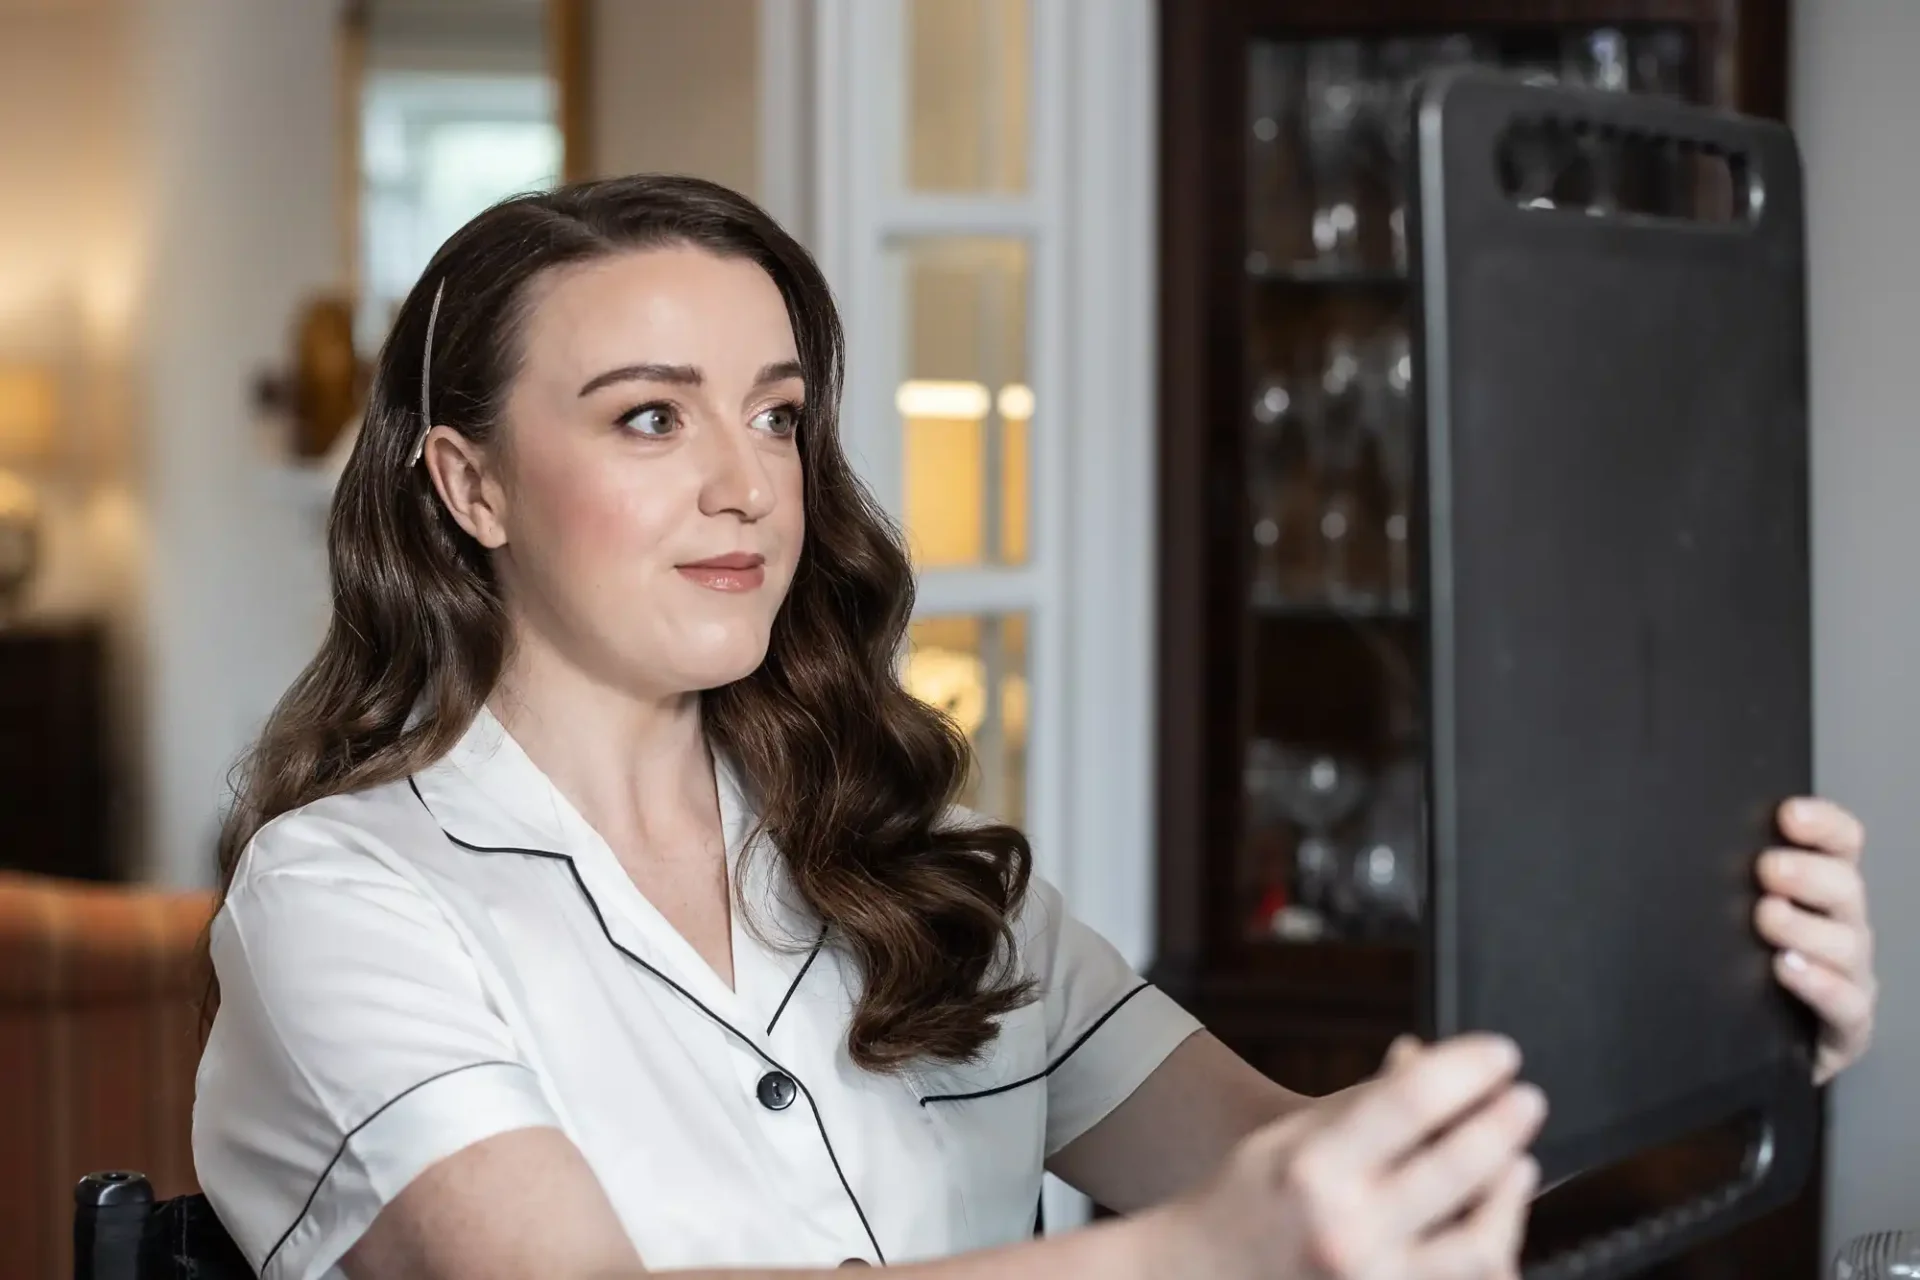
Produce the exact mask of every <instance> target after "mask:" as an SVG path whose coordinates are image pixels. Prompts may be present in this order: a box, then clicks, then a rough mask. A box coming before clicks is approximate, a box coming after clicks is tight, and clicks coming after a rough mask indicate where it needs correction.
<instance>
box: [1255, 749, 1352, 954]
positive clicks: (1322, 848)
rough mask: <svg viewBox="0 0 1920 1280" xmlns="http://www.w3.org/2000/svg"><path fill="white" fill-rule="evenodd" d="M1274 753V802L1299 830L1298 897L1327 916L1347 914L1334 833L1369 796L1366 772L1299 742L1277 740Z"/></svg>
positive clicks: (1313, 909)
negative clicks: (1288, 742) (1343, 910)
mask: <svg viewBox="0 0 1920 1280" xmlns="http://www.w3.org/2000/svg"><path fill="white" fill-rule="evenodd" d="M1271 758H1272V760H1273V765H1274V770H1275V772H1274V775H1273V777H1274V782H1275V784H1276V785H1275V789H1274V793H1273V794H1274V801H1275V804H1276V805H1277V806H1278V810H1279V812H1280V813H1281V814H1282V815H1284V816H1285V817H1286V819H1287V820H1288V821H1289V822H1291V823H1292V824H1293V825H1294V826H1295V827H1296V828H1297V829H1298V830H1299V831H1300V843H1299V845H1298V847H1297V848H1296V850H1295V852H1294V876H1295V890H1294V900H1295V901H1296V902H1298V903H1299V904H1300V905H1301V906H1303V907H1305V908H1307V909H1308V910H1311V911H1314V912H1316V913H1318V914H1319V915H1320V916H1321V917H1322V919H1329V918H1332V919H1336V920H1337V918H1338V917H1339V916H1340V915H1341V914H1343V913H1342V910H1341V908H1342V906H1343V903H1342V895H1341V894H1340V885H1339V880H1340V872H1341V866H1342V862H1343V859H1342V857H1341V852H1340V847H1339V845H1338V843H1337V842H1336V841H1335V838H1334V832H1335V830H1336V829H1337V828H1338V827H1339V826H1340V824H1341V823H1343V822H1345V821H1346V820H1347V819H1348V818H1350V817H1351V816H1352V815H1353V813H1354V812H1355V810H1357V809H1358V808H1359V807H1360V804H1361V803H1362V802H1363V801H1364V800H1365V799H1366V794H1367V779H1366V775H1365V773H1364V772H1363V771H1362V770H1361V768H1360V766H1359V765H1358V764H1357V763H1356V762H1355V761H1353V760H1350V759H1347V758H1345V757H1342V756H1340V755H1337V754H1335V753H1333V752H1330V751H1319V750H1314V749H1312V748H1310V747H1305V746H1300V745H1294V744H1282V743H1276V744H1274V747H1273V754H1272V757H1271Z"/></svg>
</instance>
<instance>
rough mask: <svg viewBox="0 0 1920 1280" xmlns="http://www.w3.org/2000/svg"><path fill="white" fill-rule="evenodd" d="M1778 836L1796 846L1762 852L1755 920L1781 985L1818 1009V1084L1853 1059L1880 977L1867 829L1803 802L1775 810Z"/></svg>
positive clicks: (1867, 1029) (1867, 1028)
mask: <svg viewBox="0 0 1920 1280" xmlns="http://www.w3.org/2000/svg"><path fill="white" fill-rule="evenodd" d="M1780 833H1781V834H1782V835H1783V836H1785V837H1786V838H1787V839H1788V840H1789V841H1791V842H1792V843H1794V844H1796V845H1800V846H1802V847H1801V848H1798V849H1769V850H1767V851H1766V852H1765V853H1763V854H1761V855H1760V885H1761V887H1762V888H1763V889H1764V890H1766V894H1765V896H1764V897H1762V898H1761V899H1760V905H1759V907H1758V908H1757V909H1756V911H1755V915H1754V923H1755V924H1756V925H1757V926H1758V928H1759V930H1760V936H1761V937H1763V938H1765V939H1766V940H1767V941H1768V942H1771V943H1772V944H1773V945H1774V946H1775V947H1777V948H1779V953H1778V954H1777V955H1776V956H1775V957H1774V973H1775V974H1776V975H1777V976H1778V977H1779V979H1780V982H1781V984H1782V985H1783V986H1785V987H1786V988H1787V990H1789V991H1791V992H1793V994H1795V995H1796V996H1799V997H1800V998H1801V999H1802V1000H1804V1001H1806V1002H1807V1003H1808V1004H1809V1005H1811V1006H1812V1008H1813V1011H1814V1012H1815V1013H1817V1014H1819V1015H1820V1045H1819V1054H1818V1056H1817V1057H1816V1059H1815V1061H1814V1069H1813V1078H1814V1081H1815V1083H1817V1084H1825V1083H1826V1082H1827V1081H1829V1080H1831V1079H1833V1077H1834V1076H1836V1075H1838V1074H1839V1073H1840V1072H1841V1071H1843V1070H1845V1069H1846V1068H1847V1067H1849V1066H1851V1065H1853V1063H1854V1062H1856V1061H1857V1060H1858V1059H1859V1057H1860V1055H1861V1054H1862V1053H1864V1052H1865V1051H1866V1048H1867V1042H1868V1041H1869V1040H1871V1039H1872V1038H1873V1007H1874V1002H1875V1000H1876V999H1877V998H1878V995H1879V983H1878V982H1877V980H1876V979H1875V978H1874V976H1873V930H1872V929H1871V928H1869V927H1868V925H1867V888H1866V881H1865V880H1863V879H1862V878H1861V875H1860V855H1861V852H1862V850H1863V849H1864V848H1865V846H1866V832H1865V831H1864V830H1863V829H1862V827H1861V826H1860V821H1859V819H1857V818H1855V817H1854V816H1853V815H1852V814H1850V813H1848V812H1847V811H1846V810H1845V809H1842V808H1841V807H1840V806H1838V805H1836V804H1831V803H1829V802H1828V801H1825V800H1807V799H1801V800H1789V801H1788V802H1787V803H1786V804H1784V805H1782V806H1781V807H1780Z"/></svg>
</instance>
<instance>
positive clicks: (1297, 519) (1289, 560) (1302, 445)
mask: <svg viewBox="0 0 1920 1280" xmlns="http://www.w3.org/2000/svg"><path fill="white" fill-rule="evenodd" d="M1299 399H1300V398H1299V396H1298V395H1296V394H1295V392H1294V390H1293V389H1292V388H1291V386H1290V385H1289V384H1288V383H1287V381H1286V380H1284V379H1281V378H1270V379H1268V380H1266V381H1265V382H1263V383H1261V384H1260V386H1259V388H1258V389H1257V390H1256V391H1255V392H1254V398H1253V415H1252V416H1253V425H1252V428H1251V432H1250V436H1249V446H1250V449H1249V452H1250V455H1251V456H1250V457H1249V459H1248V461H1249V463H1250V465H1249V466H1248V468H1247V480H1248V485H1249V489H1250V492H1249V495H1248V497H1249V503H1248V508H1249V513H1250V515H1251V517H1252V524H1253V601H1254V604H1255V605H1256V606H1261V607H1268V608H1273V607H1280V606H1285V605H1299V604H1308V603H1314V602H1317V601H1318V599H1319V597H1320V588H1321V582H1322V577H1321V558H1320V538H1319V521H1320V512H1319V505H1320V499H1319V479H1318V475H1317V470H1318V461H1319V460H1318V458H1317V456H1316V449H1315V446H1314V441H1313V439H1312V435H1311V428H1310V425H1309V422H1308V420H1307V417H1306V415H1305V414H1304V413H1303V412H1302V409H1301V405H1300V403H1299Z"/></svg>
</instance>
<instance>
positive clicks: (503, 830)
mask: <svg viewBox="0 0 1920 1280" xmlns="http://www.w3.org/2000/svg"><path fill="white" fill-rule="evenodd" d="M413 782H414V786H415V788H416V789H417V790H418V791H419V792H420V798H421V800H422V801H423V802H424V803H425V804H426V806H427V809H428V810H429V811H430V812H431V813H432V814H433V816H434V818H435V819H436V820H437V821H438V822H439V823H440V827H441V829H442V830H443V831H445V832H446V833H447V834H448V835H449V836H452V837H453V838H454V839H455V840H457V841H458V842H459V843H461V844H465V845H471V846H475V847H477V848H481V849H525V850H532V851H537V852H543V853H566V854H569V855H571V854H574V853H577V852H578V851H579V849H578V846H579V845H580V844H581V842H582V840H583V838H588V839H590V840H591V842H593V843H599V841H598V837H597V836H594V835H593V831H592V827H591V826H590V824H588V822H587V820H586V819H585V818H582V817H581V816H580V814H579V811H578V810H576V809H575V808H574V807H573V805H572V803H571V802H570V801H568V800H567V798H566V797H565V796H564V795H562V794H561V793H560V789H559V788H558V787H556V786H554V785H553V782H552V781H551V780H550V779H549V778H548V777H547V775H546V774H545V773H543V772H542V771H541V769H540V766H539V765H536V764H535V763H534V762H533V760H532V759H531V758H530V757H529V756H528V755H527V753H526V751H525V750H523V749H522V748H521V746H520V744H519V743H518V742H517V741H515V740H514V737H513V735H512V734H511V733H508V732H507V728H506V726H505V725H503V724H501V723H500V721H499V719H498V718H497V717H496V716H495V715H494V714H493V712H492V711H490V710H488V709H487V708H485V707H482V708H481V709H480V712H479V714H478V715H476V716H475V717H474V718H473V723H471V724H470V725H468V726H467V729H466V732H465V733H463V734H461V736H460V740H459V741H458V742H456V743H455V744H454V746H453V749H452V750H451V751H449V752H447V754H446V755H445V756H442V757H441V758H440V759H439V760H438V761H436V762H435V763H434V764H432V765H430V766H428V767H427V768H426V769H423V770H421V771H420V772H419V773H417V774H415V775H414V779H413ZM714 786H715V789H716V790H717V792H718V793H719V796H720V823H721V830H722V831H723V832H724V833H725V835H726V841H727V860H728V862H729V864H732V863H733V862H735V861H737V859H738V858H739V855H740V848H741V846H742V844H744V842H745V840H746V836H747V833H748V829H749V828H750V826H751V825H752V824H753V823H754V821H755V820H756V818H757V815H756V814H755V813H754V810H753V806H752V804H751V802H750V800H749V798H748V796H747V793H746V789H745V787H744V786H743V784H742V782H741V779H740V777H739V774H738V771H737V770H736V769H735V768H734V766H733V763H732V762H731V761H730V760H728V759H727V758H726V757H725V756H724V755H723V754H721V753H720V752H718V751H716V752H714Z"/></svg>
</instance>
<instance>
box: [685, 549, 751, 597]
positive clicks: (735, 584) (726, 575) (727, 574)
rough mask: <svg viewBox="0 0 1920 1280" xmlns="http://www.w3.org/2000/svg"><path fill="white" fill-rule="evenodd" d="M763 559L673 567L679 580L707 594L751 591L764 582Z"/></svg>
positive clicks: (716, 560) (736, 557)
mask: <svg viewBox="0 0 1920 1280" xmlns="http://www.w3.org/2000/svg"><path fill="white" fill-rule="evenodd" d="M766 566H767V561H766V557H765V556H757V555H746V554H738V555H724V556H714V557H712V558H711V559H707V560H696V561H694V562H692V563H691V564H682V565H676V566H674V567H675V568H676V569H678V570H679V571H680V574H681V576H682V577H684V578H686V579H687V580H688V581H689V582H692V583H694V584H696V585H698V586H702V587H705V588H707V590H709V591H752V590H755V589H756V588H758V587H759V586H760V584H761V583H763V582H765V581H766V580H767V567H766Z"/></svg>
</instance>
